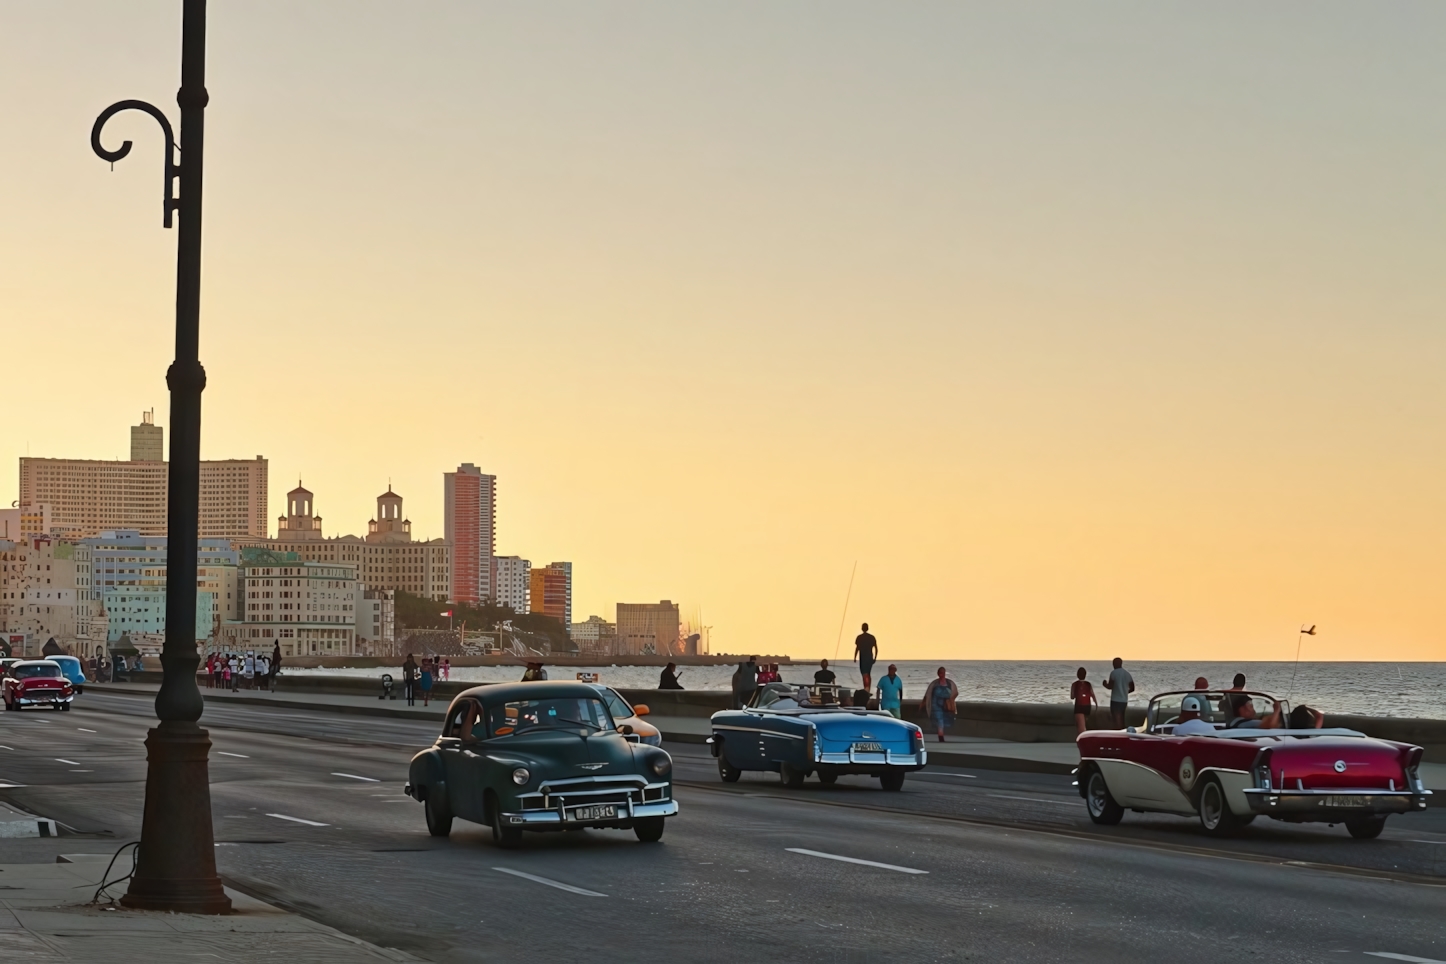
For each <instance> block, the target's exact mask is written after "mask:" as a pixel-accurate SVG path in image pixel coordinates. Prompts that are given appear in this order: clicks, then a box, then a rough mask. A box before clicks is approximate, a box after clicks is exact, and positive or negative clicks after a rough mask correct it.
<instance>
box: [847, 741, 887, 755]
mask: <svg viewBox="0 0 1446 964" xmlns="http://www.w3.org/2000/svg"><path fill="white" fill-rule="evenodd" d="M854 752H855V753H883V752H884V745H883V744H882V743H855V744H854Z"/></svg>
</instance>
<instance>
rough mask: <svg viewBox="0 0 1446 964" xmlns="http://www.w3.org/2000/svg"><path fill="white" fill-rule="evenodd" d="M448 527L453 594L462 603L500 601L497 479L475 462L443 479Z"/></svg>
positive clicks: (448, 474) (446, 474)
mask: <svg viewBox="0 0 1446 964" xmlns="http://www.w3.org/2000/svg"><path fill="white" fill-rule="evenodd" d="M442 480H443V499H444V502H445V517H446V527H445V530H444V537H445V538H446V540H447V545H448V546H450V547H451V550H452V564H451V570H452V591H451V594H450V595H449V597H448V598H449V599H450V600H451V601H452V602H459V603H473V604H476V603H482V602H486V601H488V600H492V599H496V598H497V587H496V585H495V584H494V583H493V581H492V574H493V566H492V558H493V557H494V556H495V555H496V554H497V527H496V522H497V476H495V475H483V474H482V470H481V469H479V468H477V466H475V465H473V464H472V463H471V462H466V463H464V464H462V465H459V466H457V471H455V472H447V473H444V474H443V476H442Z"/></svg>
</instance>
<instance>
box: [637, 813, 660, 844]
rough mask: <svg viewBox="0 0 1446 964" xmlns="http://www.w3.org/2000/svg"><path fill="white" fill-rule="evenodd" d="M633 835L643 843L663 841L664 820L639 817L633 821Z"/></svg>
mask: <svg viewBox="0 0 1446 964" xmlns="http://www.w3.org/2000/svg"><path fill="white" fill-rule="evenodd" d="M633 833H635V834H637V835H638V839H639V840H641V841H642V842H643V843H657V842H658V841H659V840H662V839H663V818H662V817H639V818H638V819H637V820H634V821H633Z"/></svg>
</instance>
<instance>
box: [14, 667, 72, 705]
mask: <svg viewBox="0 0 1446 964" xmlns="http://www.w3.org/2000/svg"><path fill="white" fill-rule="evenodd" d="M0 696H3V697H4V699H5V708H6V709H7V710H18V709H21V708H23V707H27V706H49V707H52V708H54V709H57V710H68V709H70V701H71V700H72V699H74V698H75V694H74V687H72V686H71V685H70V681H69V680H68V679H66V678H65V674H64V673H63V672H61V669H60V664H59V663H56V662H53V661H51V660H48V659H29V660H23V661H21V662H19V663H16V664H14V665H13V666H11V667H10V668H9V669H8V670H7V671H6V673H5V678H4V679H0Z"/></svg>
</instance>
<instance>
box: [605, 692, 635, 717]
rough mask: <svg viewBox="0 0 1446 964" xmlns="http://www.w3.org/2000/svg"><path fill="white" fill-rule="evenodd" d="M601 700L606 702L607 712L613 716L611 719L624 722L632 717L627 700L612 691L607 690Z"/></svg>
mask: <svg viewBox="0 0 1446 964" xmlns="http://www.w3.org/2000/svg"><path fill="white" fill-rule="evenodd" d="M603 699H604V700H606V701H607V704H608V712H609V713H611V714H612V715H613V719H615V720H625V719H627V718H628V717H630V716H632V715H633V708H632V707H631V706H629V705H628V702H627V700H625V699H623V698H622V697H621V696H619V695H618V694H617V693H616V692H614V691H613V690H608V691H607V694H606V695H605V696H604V697H603Z"/></svg>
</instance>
